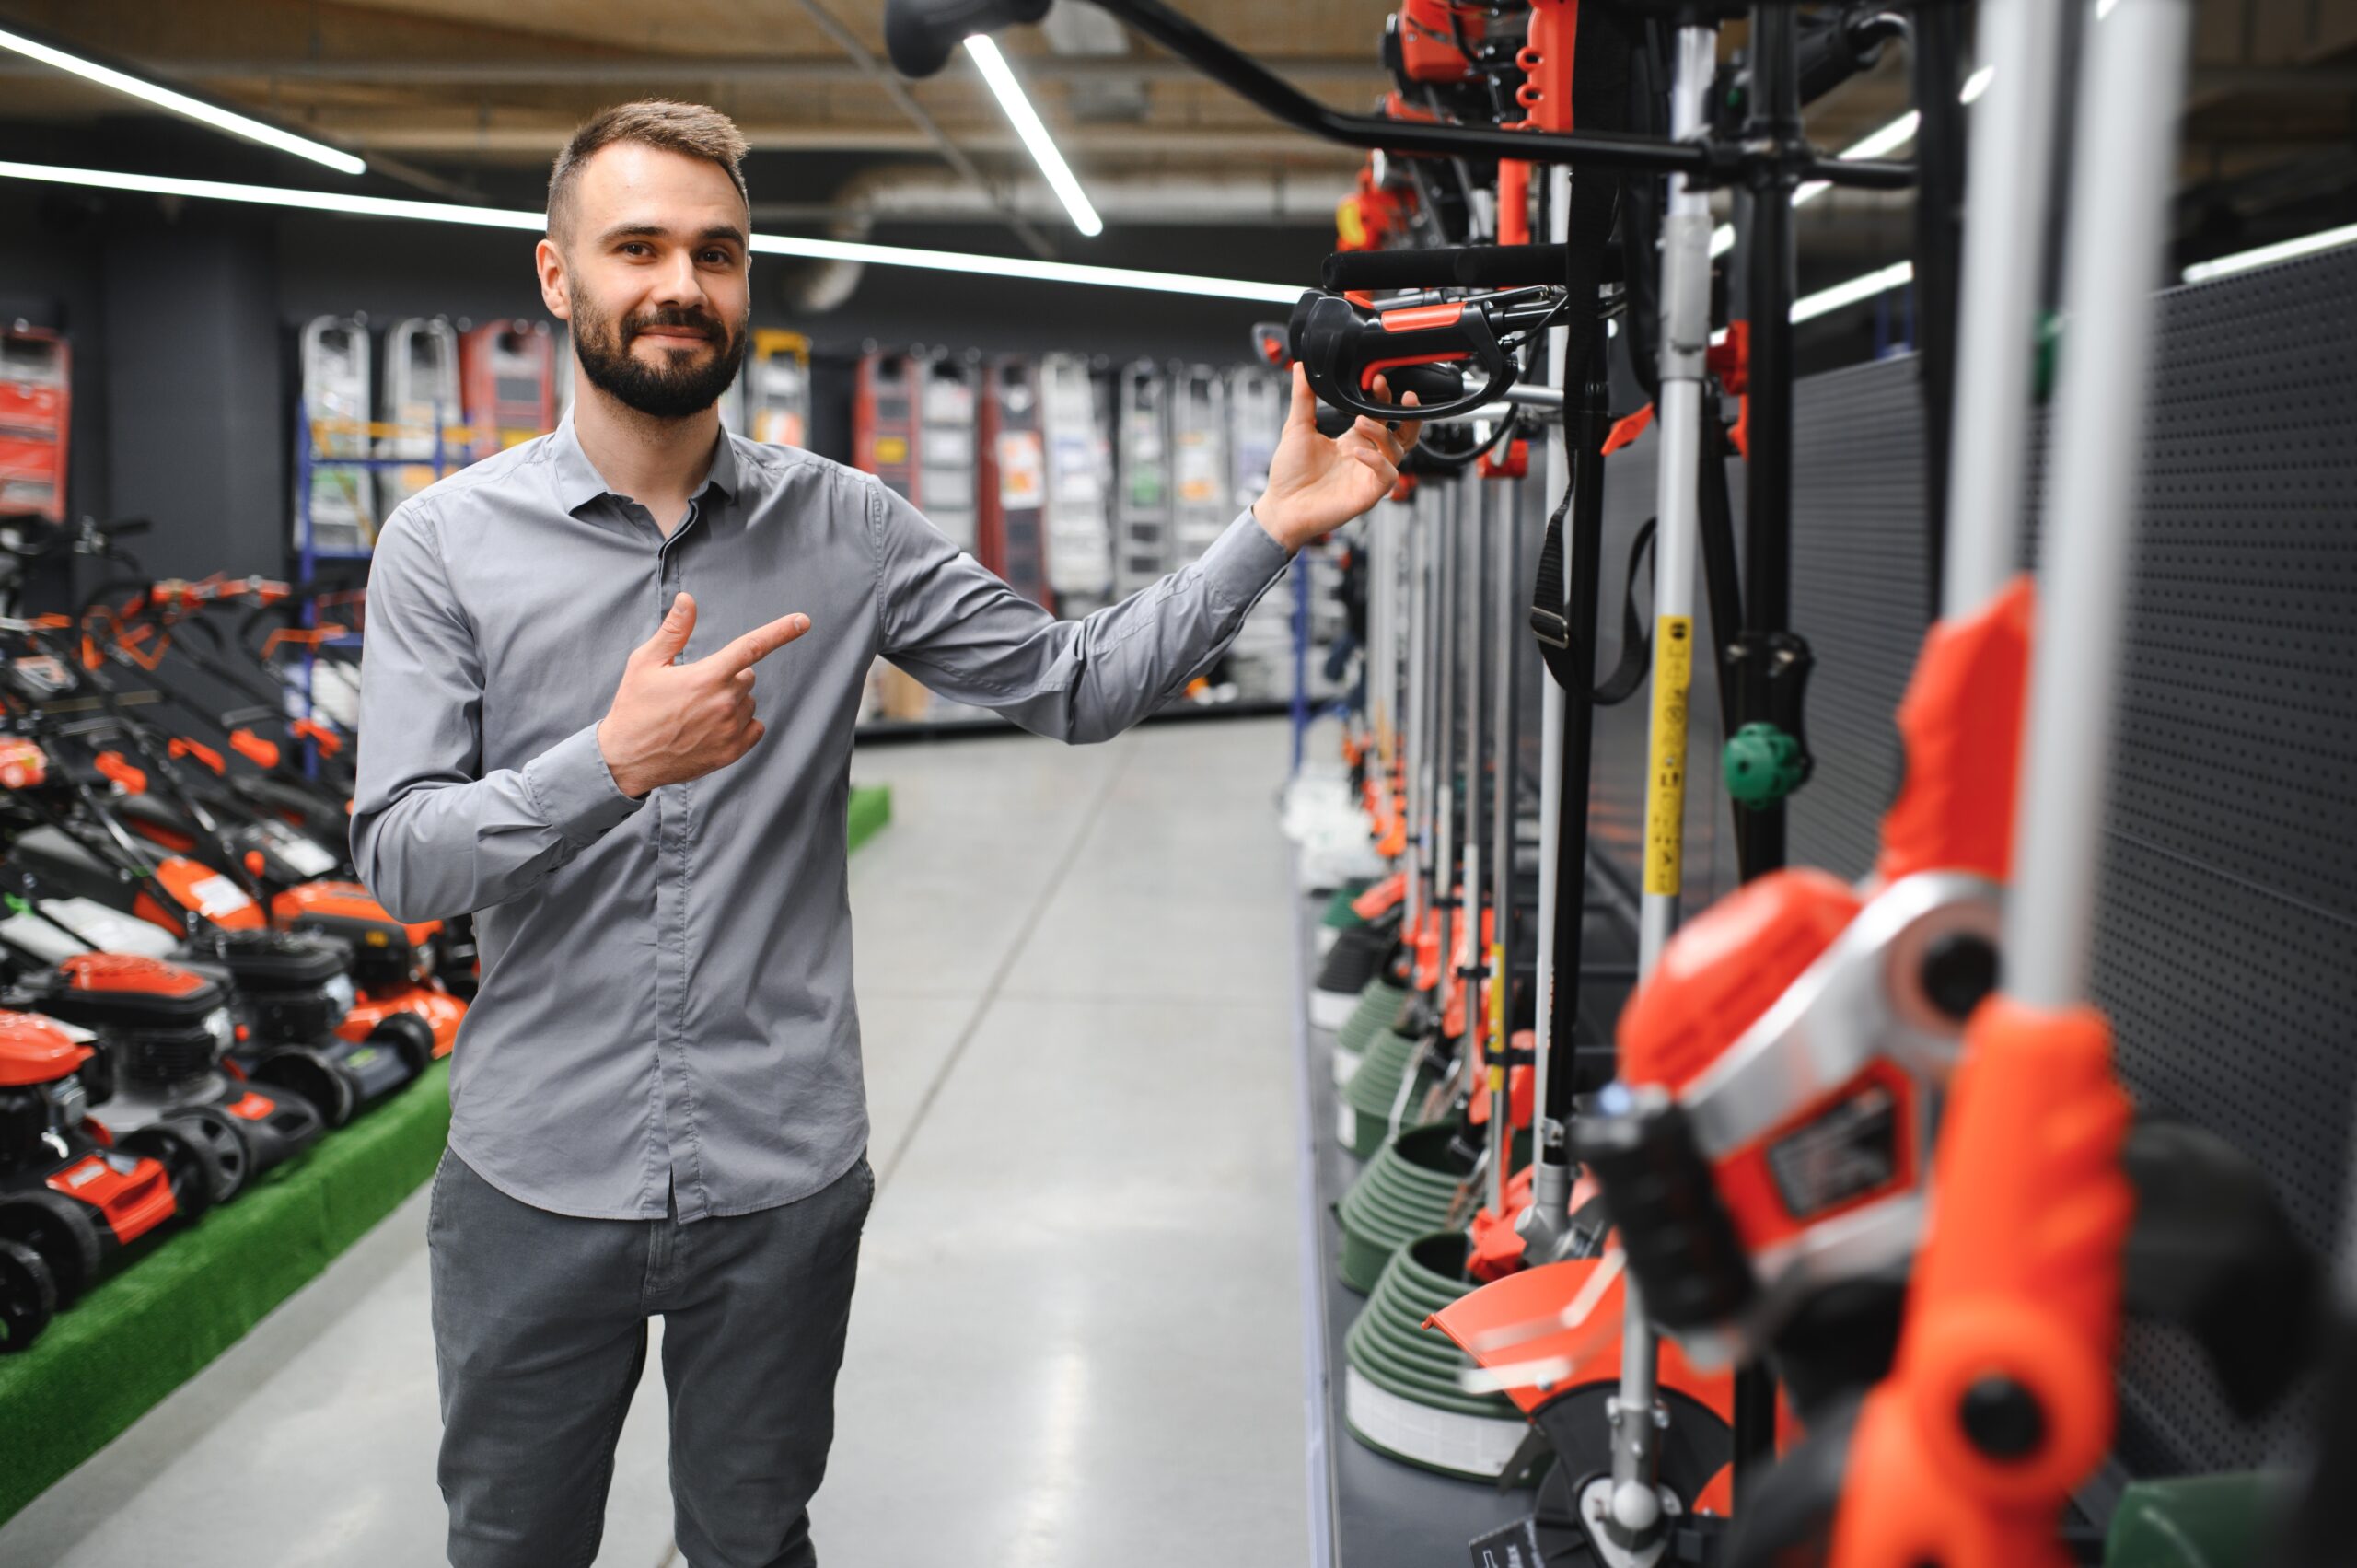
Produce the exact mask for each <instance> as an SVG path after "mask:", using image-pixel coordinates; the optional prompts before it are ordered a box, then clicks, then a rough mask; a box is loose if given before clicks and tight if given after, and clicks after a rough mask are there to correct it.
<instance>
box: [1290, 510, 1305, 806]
mask: <svg viewBox="0 0 2357 1568" xmlns="http://www.w3.org/2000/svg"><path fill="white" fill-rule="evenodd" d="M1286 570H1287V571H1288V572H1289V573H1291V574H1292V576H1293V583H1292V587H1293V772H1295V773H1298V772H1301V749H1302V741H1303V738H1304V737H1305V736H1306V735H1307V734H1308V732H1309V557H1308V555H1307V554H1306V552H1304V553H1301V554H1297V555H1295V557H1294V558H1293V564H1292V565H1291V566H1289V567H1287V568H1286Z"/></svg>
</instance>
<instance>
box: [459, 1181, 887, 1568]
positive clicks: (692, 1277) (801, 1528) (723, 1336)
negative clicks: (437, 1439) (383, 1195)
mask: <svg viewBox="0 0 2357 1568" xmlns="http://www.w3.org/2000/svg"><path fill="white" fill-rule="evenodd" d="M875 1195H876V1178H875V1175H874V1173H873V1172H871V1171H870V1170H869V1169H868V1167H867V1162H866V1161H865V1159H862V1160H861V1161H860V1162H859V1164H858V1165H856V1166H854V1167H852V1169H851V1170H850V1172H849V1173H847V1174H846V1175H844V1176H843V1177H842V1178H841V1179H838V1180H837V1181H836V1182H835V1183H834V1185H832V1186H830V1187H829V1188H827V1189H826V1190H825V1191H820V1192H818V1193H814V1194H813V1195H811V1196H810V1197H807V1198H805V1199H803V1200H801V1201H800V1202H794V1203H788V1204H785V1205H784V1206H783V1207H780V1208H775V1209H766V1210H763V1211H761V1213H759V1214H742V1215H737V1216H733V1217H729V1218H714V1219H705V1220H699V1221H697V1222H696V1223H695V1224H693V1225H681V1224H679V1219H678V1217H677V1216H676V1214H675V1215H673V1216H671V1217H668V1218H666V1219H661V1220H589V1219H575V1218H571V1217H568V1216H566V1215H563V1214H550V1213H548V1212H546V1211H545V1210H541V1209H536V1208H533V1207H532V1206H531V1205H529V1204H528V1203H520V1202H517V1201H516V1200H515V1199H513V1198H510V1197H508V1196H507V1195H506V1194H505V1193H504V1192H502V1191H499V1190H498V1189H497V1188H495V1187H493V1186H492V1185H491V1183H489V1182H487V1181H485V1180H484V1179H482V1177H480V1176H477V1175H476V1174H475V1173H474V1171H473V1170H471V1169H470V1168H469V1167H468V1166H467V1165H466V1163H465V1162H464V1161H463V1160H460V1159H459V1157H458V1156H456V1155H452V1154H447V1153H446V1154H444V1156H442V1166H441V1168H440V1169H439V1170H437V1171H436V1172H435V1177H434V1195H433V1198H432V1201H431V1208H430V1210H429V1217H428V1219H427V1221H426V1238H427V1239H426V1245H427V1249H428V1251H429V1252H430V1254H431V1258H432V1264H433V1275H434V1348H435V1361H436V1363H437V1366H438V1370H439V1375H440V1385H441V1392H442V1459H441V1481H442V1495H443V1497H444V1499H445V1500H446V1501H447V1503H448V1504H449V1507H450V1562H452V1563H453V1564H454V1565H455V1568H526V1565H529V1568H586V1564H587V1563H588V1562H591V1561H592V1560H593V1559H594V1558H595V1557H596V1556H597V1555H598V1538H599V1536H600V1535H601V1534H602V1533H603V1531H604V1528H605V1517H606V1489H607V1485H608V1483H609V1482H610V1481H611V1480H612V1479H613V1473H614V1441H615V1439H616V1438H617V1437H618V1436H619V1435H620V1434H621V1424H622V1412H623V1411H627V1410H628V1409H629V1408H630V1401H631V1395H632V1392H633V1390H634V1389H635V1388H637V1387H638V1378H639V1373H640V1372H641V1370H642V1369H643V1368H644V1366H645V1365H646V1319H647V1318H650V1317H653V1316H655V1315H656V1314H658V1313H659V1314H661V1315H662V1318H663V1381H664V1385H665V1387H666V1388H668V1391H669V1395H670V1406H671V1496H672V1502H673V1505H674V1508H675V1511H676V1518H677V1522H676V1524H675V1525H674V1530H675V1532H676V1535H677V1538H678V1540H679V1552H680V1555H681V1556H682V1557H684V1558H685V1559H686V1560H687V1562H688V1563H689V1564H690V1565H691V1568H811V1565H813V1564H815V1563H816V1562H818V1555H817V1553H816V1551H814V1550H813V1549H812V1547H811V1544H810V1516H809V1514H808V1512H807V1505H808V1504H809V1501H810V1495H811V1493H814V1492H816V1491H818V1489H819V1479H820V1478H821V1477H822V1476H823V1475H825V1473H826V1469H827V1448H828V1446H829V1445H830V1443H831V1442H832V1441H833V1439H834V1430H835V1373H836V1371H837V1369H838V1368H839V1367H841V1366H842V1355H843V1330H844V1326H845V1324H846V1323H847V1322H848V1320H849V1318H850V1314H851V1295H852V1282H853V1276H854V1275H855V1274H856V1273H857V1272H858V1265H859V1236H860V1229H861V1226H862V1225H865V1222H866V1219H867V1210H868V1205H869V1203H870V1202H873V1200H874V1198H875Z"/></svg>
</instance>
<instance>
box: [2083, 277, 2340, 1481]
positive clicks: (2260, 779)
mask: <svg viewBox="0 0 2357 1568" xmlns="http://www.w3.org/2000/svg"><path fill="white" fill-rule="evenodd" d="M2068 352H2069V350H2068V346H2067V343H2066V345H2065V348H2064V353H2065V354H2068ZM2144 450H2145V460H2144V468H2143V473H2142V481H2141V483H2140V487H2139V493H2138V511H2139V517H2138V529H2137V539H2136V549H2135V556H2134V560H2133V562H2132V563H2131V577H2130V583H2129V638H2130V646H2129V652H2128V661H2127V668H2126V671H2125V686H2124V690H2123V691H2122V700H2121V707H2120V714H2119V735H2118V737H2117V738H2116V740H2115V743H2114V744H2115V752H2116V757H2117V760H2118V766H2117V771H2116V773H2115V784H2114V788H2113V792H2112V798H2111V804H2110V809H2109V814H2108V818H2107V823H2106V828H2107V838H2108V842H2107V846H2106V855H2105V870H2104V883H2103V891H2102V895H2101V899H2100V903H2099V906H2098V910H2097V916H2096V951H2095V980H2094V986H2095V992H2096V1000H2097V1001H2098V1002H2099V1003H2100V1004H2101V1005H2103V1007H2104V1008H2105V1009H2106V1011H2107V1013H2108V1014H2109V1015H2110V1016H2111V1018H2112V1021H2113V1024H2114V1028H2115V1030H2116V1033H2117V1037H2118V1041H2119V1070H2120V1073H2121V1075H2122V1076H2123V1077H2124V1078H2125V1079H2126V1080H2127V1081H2128V1083H2129V1085H2130V1086H2131V1088H2132V1089H2134V1091H2135V1093H2136V1096H2137V1098H2138V1100H2139V1102H2140V1104H2141V1105H2142V1106H2143V1107H2144V1108H2145V1109H2148V1110H2153V1111H2158V1112H2163V1113H2165V1114H2170V1115H2175V1116H2178V1117H2182V1118H2185V1119H2187V1120H2189V1121H2196V1122H2199V1123H2200V1124H2202V1125H2204V1126H2207V1127H2210V1128H2212V1130H2214V1131H2216V1132H2220V1133H2221V1134H2223V1135H2224V1136H2225V1137H2227V1138H2229V1139H2231V1140H2233V1141H2234V1142H2235V1144H2238V1145H2239V1146H2240V1147H2242V1148H2243V1149H2244V1150H2246V1151H2247V1152H2248V1153H2249V1154H2251V1155H2252V1156H2254V1157H2255V1158H2257V1159H2258V1162H2259V1164H2260V1165H2261V1167H2264V1168H2265V1170H2266V1171H2267V1174H2268V1176H2269V1177H2270V1179H2271V1180H2272V1181H2273V1183H2274V1185H2275V1189H2276V1191H2277V1192H2278V1193H2280V1194H2281V1195H2282V1198H2283V1201H2284V1202H2285V1203H2286V1205H2287V1206H2288V1207H2289V1208H2290V1210H2291V1212H2292V1214H2293V1218H2294V1220H2295V1221H2296V1222H2297V1223H2298V1225H2299V1227H2300V1231H2301V1233H2302V1235H2303V1236H2304V1237H2306V1238H2307V1240H2308V1241H2309V1242H2310V1243H2311V1244H2312V1245H2314V1246H2315V1247H2316V1249H2318V1250H2319V1251H2320V1252H2324V1253H2325V1254H2327V1255H2330V1253H2331V1251H2332V1250H2333V1249H2334V1247H2335V1244H2336V1242H2337V1240H2338V1238H2339V1237H2340V1235H2341V1221H2342V1217H2343V1216H2342V1210H2343V1206H2344V1203H2345V1201H2346V1195H2347V1191H2348V1181H2349V1156H2350V1153H2351V1148H2350V1128H2351V1115H2352V1108H2357V1094H2353V1093H2352V1091H2353V1090H2357V250H2340V251H2337V252H2331V253H2328V254H2325V255H2320V256H2316V257H2310V258H2307V259H2305V260H2302V261H2294V262H2291V263H2287V264H2285V265H2282V266H2276V267H2269V268H2265V269H2262V270H2259V271H2257V272H2253V273H2245V274H2243V275H2241V276H2239V277H2233V278H2223V279H2219V280H2217V281H2215V282H2212V283H2207V284H2200V285H2192V286H2190V287H2186V288H2179V289H2174V290H2171V291H2169V293H2168V294H2166V295H2165V296H2164V299H2163V305H2162V335H2161V343H2160V357H2159V364H2158V367H2157V372H2156V374H2155V377H2154V401H2153V411H2152V421H2151V427H2150V431H2149V434H2148V437H2147V441H2146V444H2145V448H2144ZM2121 1365H2122V1378H2123V1383H2124V1386H2125V1391H2126V1396H2127V1405H2126V1409H2125V1410H2124V1411H2123V1412H2122V1413H2123V1425H2122V1433H2121V1451H2122V1455H2123V1457H2124V1458H2126V1459H2127V1460H2128V1461H2129V1463H2130V1464H2131V1467H2132V1468H2135V1469H2140V1470H2146V1469H2169V1468H2175V1467H2177V1466H2191V1467H2198V1468H2213V1467H2241V1466H2258V1465H2264V1464H2268V1463H2270V1462H2276V1461H2280V1460H2282V1459H2283V1458H2286V1457H2288V1456H2289V1455H2290V1454H2291V1453H2293V1451H2295V1450H2296V1449H2297V1448H2298V1446H2300V1445H2301V1443H2302V1441H2303V1437H2304V1434H2305V1425H2306V1415H2307V1412H2306V1411H2305V1408H2304V1407H2302V1406H2299V1405H2296V1404H2295V1405H2294V1406H2293V1408H2292V1409H2289V1410H2286V1411H2279V1412H2277V1413H2276V1415H2275V1416H2274V1417H2273V1418H2272V1419H2270V1420H2267V1421H2263V1422H2259V1423H2252V1424H2249V1425H2245V1424H2242V1423H2236V1422H2235V1420H2234V1419H2233V1418H2232V1417H2231V1415H2230V1414H2229V1413H2228V1412H2227V1411H2226V1409H2225V1407H2224V1404H2223V1400H2221V1399H2220V1398H2219V1396H2218V1394H2217V1392H2216V1390H2215V1388H2214V1387H2213V1385H2212V1381H2211V1378H2210V1376H2209V1373H2208V1370H2207V1367H2206V1365H2204V1364H2203V1363H2202V1361H2201V1359H2200V1356H2199V1355H2198V1353H2195V1352H2194V1351H2193V1350H2192V1349H2191V1347H2190V1346H2189V1344H2187V1343H2186V1342H2184V1341H2183V1340H2182V1339H2181V1338H2180V1337H2179V1336H2177V1335H2174V1334H2167V1333H2162V1332H2158V1331H2153V1330H2135V1331H2131V1334H2130V1336H2129V1337H2128V1340H2127V1342H2126V1343H2125V1345H2124V1347H2123V1353H2122V1363H2121Z"/></svg>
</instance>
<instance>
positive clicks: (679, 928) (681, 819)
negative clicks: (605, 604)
mask: <svg viewBox="0 0 2357 1568" xmlns="http://www.w3.org/2000/svg"><path fill="white" fill-rule="evenodd" d="M649 520H650V522H651V521H652V519H651V518H650V519H649ZM694 520H695V511H694V508H693V506H692V505H691V506H690V508H689V512H688V516H687V517H686V518H684V519H683V520H682V521H681V523H680V525H679V528H678V529H677V530H676V531H674V533H673V534H672V536H671V537H670V538H669V539H668V540H665V541H664V542H663V543H662V545H660V546H659V547H658V548H657V550H656V563H657V578H658V581H659V583H660V589H659V593H658V598H660V600H661V603H662V605H663V608H664V609H665V610H667V611H668V610H669V608H670V606H671V604H672V602H673V601H674V600H675V599H677V598H678V597H679V595H680V594H681V593H682V592H684V591H685V590H686V575H685V573H684V571H683V569H682V568H681V565H680V557H679V551H680V550H681V548H682V547H683V544H684V536H685V535H686V533H687V531H688V528H689V526H690V525H691V524H692V523H693V522H694ZM691 656H692V655H682V656H681V657H682V658H683V659H684V658H688V657H691ZM689 787H690V786H688V785H686V784H679V785H676V786H673V787H672V788H669V789H666V790H662V791H659V792H657V793H658V795H659V796H661V798H662V805H663V814H662V818H661V819H660V821H659V822H658V824H657V827H656V833H657V842H658V844H659V846H660V853H659V854H658V855H657V856H656V900H655V911H656V932H655V937H656V942H655V969H656V986H655V996H656V1056H657V1062H658V1066H659V1071H660V1075H661V1080H662V1086H663V1123H664V1126H663V1131H664V1141H665V1143H666V1144H667V1145H668V1148H669V1150H670V1158H671V1182H672V1191H673V1194H674V1197H675V1201H676V1202H677V1203H678V1205H679V1216H680V1218H682V1219H692V1218H695V1217H697V1216H698V1215H700V1214H702V1211H703V1206H704V1200H705V1193H704V1191H703V1189H702V1184H701V1183H700V1181H699V1180H698V1179H697V1169H696V1161H695V1157H694V1127H693V1121H692V1116H691V1109H690V1108H691V1103H692V1098H691V1094H690V1091H689V1086H688V1072H689V1067H688V1059H687V1041H686V1040H685V1039H684V1038H683V1037H682V1035H681V1032H680V1031H681V1026H682V1024H683V1021H684V1020H685V1018H686V1016H687V982H688V950H687V944H688V908H687V895H688V886H687V881H688V879H687V870H688V831H689V822H688V817H689V813H688V811H687V808H686V796H687V793H688V789H689Z"/></svg>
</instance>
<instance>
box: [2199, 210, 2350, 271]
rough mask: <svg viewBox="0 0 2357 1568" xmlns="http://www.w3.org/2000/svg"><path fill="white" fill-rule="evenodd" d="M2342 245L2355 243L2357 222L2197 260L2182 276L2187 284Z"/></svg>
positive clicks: (2289, 259)
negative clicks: (2230, 253)
mask: <svg viewBox="0 0 2357 1568" xmlns="http://www.w3.org/2000/svg"><path fill="white" fill-rule="evenodd" d="M2341 245H2357V223H2352V224H2347V225H2344V226H2341V227H2340V228H2328V229H2322V230H2319V231H2318V232H2316V233H2315V234H2304V235H2302V236H2300V238H2297V239H2282V240H2278V241H2276V242H2275V243H2274V244H2272V245H2262V246H2259V247H2258V249H2257V250H2237V251H2235V253H2234V254H2233V255H2231V256H2220V257H2218V258H2216V259H2215V260H2213V261H2196V262H2195V263H2193V265H2191V266H2189V267H2188V268H2186V269H2185V273H2184V277H2185V281H2186V282H2187V283H2200V282H2202V281H2203V280H2204V279H2207V278H2223V277H2228V276H2231V275H2232V274H2234V273H2247V272H2249V271H2250V270H2251V269H2252V268H2253V267H2264V266H2267V265H2270V263H2272V262H2276V261H2291V260H2292V259H2293V257H2295V256H2310V255H2314V254H2315V253H2316V251H2319V250H2332V249H2333V248H2335V247H2336V246H2341Z"/></svg>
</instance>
